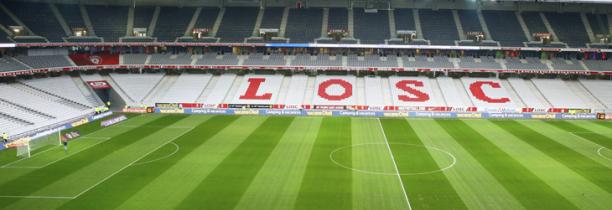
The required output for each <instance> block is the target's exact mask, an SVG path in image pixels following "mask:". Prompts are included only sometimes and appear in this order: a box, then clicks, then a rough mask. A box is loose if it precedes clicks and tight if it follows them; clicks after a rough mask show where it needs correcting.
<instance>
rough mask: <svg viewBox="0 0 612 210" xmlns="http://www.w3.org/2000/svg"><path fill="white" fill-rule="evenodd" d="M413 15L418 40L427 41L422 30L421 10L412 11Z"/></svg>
mask: <svg viewBox="0 0 612 210" xmlns="http://www.w3.org/2000/svg"><path fill="white" fill-rule="evenodd" d="M412 15H413V16H414V27H415V30H416V33H417V38H418V39H425V37H423V30H421V16H420V15H419V10H418V9H412Z"/></svg>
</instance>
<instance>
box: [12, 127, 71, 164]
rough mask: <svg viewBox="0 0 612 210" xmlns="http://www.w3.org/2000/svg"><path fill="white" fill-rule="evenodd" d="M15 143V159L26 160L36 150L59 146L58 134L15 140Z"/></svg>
mask: <svg viewBox="0 0 612 210" xmlns="http://www.w3.org/2000/svg"><path fill="white" fill-rule="evenodd" d="M15 143H16V146H17V157H25V158H28V157H30V156H32V154H33V153H34V152H35V151H37V150H40V149H42V148H46V147H49V146H52V145H60V144H61V142H60V133H59V132H55V133H50V134H48V135H44V136H39V137H36V138H22V139H19V140H17V141H16V142H15Z"/></svg>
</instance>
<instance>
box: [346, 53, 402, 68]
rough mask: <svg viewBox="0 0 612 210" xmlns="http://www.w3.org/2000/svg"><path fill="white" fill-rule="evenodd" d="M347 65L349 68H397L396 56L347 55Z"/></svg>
mask: <svg viewBox="0 0 612 210" xmlns="http://www.w3.org/2000/svg"><path fill="white" fill-rule="evenodd" d="M347 64H348V65H349V66H364V67H397V66H398V65H397V57H396V56H378V55H366V56H357V55H348V56H347Z"/></svg>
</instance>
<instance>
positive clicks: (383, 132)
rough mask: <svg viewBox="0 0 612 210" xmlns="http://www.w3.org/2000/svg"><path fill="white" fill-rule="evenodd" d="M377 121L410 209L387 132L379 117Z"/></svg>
mask: <svg viewBox="0 0 612 210" xmlns="http://www.w3.org/2000/svg"><path fill="white" fill-rule="evenodd" d="M376 120H377V121H378V127H380V131H381V132H382V134H383V137H384V138H385V144H387V150H389V156H391V161H393V167H395V171H396V172H397V180H399V182H400V186H401V187H402V192H403V193H404V198H405V199H406V204H407V205H408V209H409V210H412V206H411V205H410V199H408V193H407V192H406V188H405V187H404V181H402V176H401V175H400V172H399V169H398V167H397V163H396V162H395V157H393V152H392V151H391V146H389V140H387V134H385V129H383V127H382V123H381V122H380V118H378V119H376Z"/></svg>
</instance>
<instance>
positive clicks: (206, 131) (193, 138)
mask: <svg viewBox="0 0 612 210" xmlns="http://www.w3.org/2000/svg"><path fill="white" fill-rule="evenodd" d="M197 117H198V118H199V119H197V122H194V123H199V124H195V125H193V126H195V128H194V129H193V130H192V131H191V132H188V133H186V134H185V135H183V136H181V137H179V138H178V139H176V140H174V143H176V144H177V145H179V147H180V148H181V150H180V152H178V153H176V154H174V155H172V156H169V157H168V158H165V159H160V160H158V161H155V162H151V163H148V164H146V165H136V166H132V167H130V168H128V169H126V170H124V171H123V172H121V173H119V174H117V175H115V176H114V177H113V178H111V179H109V180H108V181H106V182H104V183H103V184H101V185H99V186H98V187H96V188H94V189H93V190H91V191H89V192H87V193H85V194H83V195H82V196H81V197H79V198H78V199H75V200H72V201H70V202H68V203H66V204H65V205H63V206H62V207H61V208H60V209H115V208H117V207H118V206H119V205H121V204H122V203H123V202H124V201H125V200H127V199H129V198H130V197H131V196H132V195H133V194H135V193H136V192H138V191H139V190H140V189H142V188H143V187H145V186H146V185H147V184H148V183H150V182H151V181H152V180H153V179H155V178H156V177H157V176H159V174H162V173H163V172H164V171H166V170H168V169H169V168H171V167H172V166H173V165H174V164H175V163H176V162H178V161H179V160H181V159H182V158H183V157H185V156H186V155H187V154H189V153H190V152H191V151H192V150H193V149H195V148H196V147H197V146H198V145H200V144H203V143H204V142H206V141H207V140H208V139H209V138H210V137H212V136H214V135H215V134H216V133H217V132H219V131H221V130H222V129H223V128H224V127H225V126H227V125H229V124H230V123H232V122H233V121H234V120H236V119H237V118H238V117H233V116H232V117H226V116H216V117H212V118H211V119H207V118H201V117H199V116H197ZM164 151H166V150H165V149H164V148H160V149H159V150H157V151H155V152H153V153H151V154H149V155H148V156H147V157H145V158H144V159H143V161H146V160H147V159H151V158H152V157H157V156H160V155H161V154H158V153H162V152H164ZM92 203H97V204H96V205H95V206H91V204H92Z"/></svg>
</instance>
